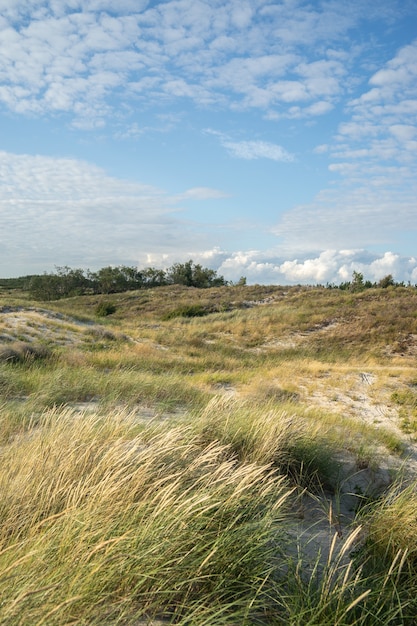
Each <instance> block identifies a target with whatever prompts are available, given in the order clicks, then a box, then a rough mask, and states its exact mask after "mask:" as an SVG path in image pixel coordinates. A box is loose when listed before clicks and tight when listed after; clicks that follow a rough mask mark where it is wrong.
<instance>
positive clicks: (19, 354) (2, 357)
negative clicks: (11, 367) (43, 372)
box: [0, 341, 50, 363]
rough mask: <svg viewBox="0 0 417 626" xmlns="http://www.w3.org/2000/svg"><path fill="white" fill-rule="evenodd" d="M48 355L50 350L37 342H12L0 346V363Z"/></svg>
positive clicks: (18, 361) (34, 358) (35, 358)
mask: <svg viewBox="0 0 417 626" xmlns="http://www.w3.org/2000/svg"><path fill="white" fill-rule="evenodd" d="M48 356H50V351H49V350H48V349H47V348H46V347H45V346H41V345H37V344H32V343H26V342H23V341H22V342H13V343H11V344H10V345H7V346H2V347H1V348H0V363H21V362H24V361H29V362H31V361H35V360H37V359H44V358H46V357H48Z"/></svg>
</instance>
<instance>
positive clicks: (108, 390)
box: [0, 262, 417, 626]
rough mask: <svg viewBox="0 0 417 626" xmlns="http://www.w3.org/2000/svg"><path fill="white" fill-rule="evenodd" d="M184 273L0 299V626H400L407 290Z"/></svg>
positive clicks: (409, 538)
mask: <svg viewBox="0 0 417 626" xmlns="http://www.w3.org/2000/svg"><path fill="white" fill-rule="evenodd" d="M196 268H197V266H194V264H192V263H191V262H190V264H184V267H183V268H182V269H184V270H186V272H185V278H184V280H188V279H189V270H190V269H191V270H193V271H194V270H195V272H194V274H195V275H197V276H198V272H197V269H196ZM180 270H181V267H174V269H173V270H172V275H170V278H169V284H161V285H159V286H158V288H151V287H150V285H149V284H148V285H147V288H146V289H144V288H143V285H141V286H140V287H137V286H135V289H134V290H129V291H124V290H121V291H120V292H115V291H113V287H112V286H111V281H110V282H109V283H108V284H107V293H106V294H105V295H102V293H101V292H100V293H97V292H96V290H95V289H93V288H92V287H91V284H90V285H89V286H88V287H87V286H85V287H83V288H82V290H81V292H82V294H80V295H73V296H71V297H70V296H69V294H68V293H67V294H66V295H67V296H68V297H65V298H64V297H62V298H59V299H57V300H48V301H47V304H46V303H39V301H36V300H34V297H33V292H32V291H31V292H28V291H25V289H23V287H24V283H21V282H19V283H16V285H15V287H14V288H12V287H11V286H10V285H9V286H7V289H6V286H4V291H2V292H0V454H1V465H0V596H1V603H0V624H5V625H6V624H19V625H21V626H32V625H37V626H41V625H43V626H66V625H68V626H69V625H70V624H77V625H78V624H79V625H81V626H83V625H85V626H91V625H93V626H94V625H98V624H100V625H106V626H113V625H114V626H116V625H118V626H142V625H143V626H144V625H145V624H155V625H156V624H158V625H161V626H162V624H167V623H172V624H174V623H175V624H181V625H184V626H185V625H189V626H191V625H192V626H203V625H204V626H214V625H216V626H217V625H219V626H222V625H230V626H236V625H237V624H239V625H243V626H244V625H247V626H281V625H282V626H284V625H288V624H289V625H291V626H292V625H295V626H305V625H310V626H313V625H314V626H321V625H327V626H330V625H332V626H335V625H338V626H347V625H358V626H369V625H371V626H373V625H381V624H383V625H386V626H388V625H391V624H393V625H394V626H395V625H398V626H400V625H408V624H410V625H412V624H413V623H414V620H415V615H416V614H417V575H416V574H417V571H416V570H417V558H416V555H417V524H416V520H417V478H416V476H415V474H414V473H413V471H412V467H413V466H412V465H411V464H408V462H407V455H415V454H416V449H415V448H414V442H413V439H414V437H415V434H416V431H417V425H416V424H417V416H416V406H417V396H416V378H415V358H416V354H417V315H416V311H417V290H415V289H414V288H410V287H406V286H402V285H397V284H394V285H392V284H391V282H390V281H388V280H387V281H385V282H384V284H380V285H379V286H378V285H375V286H372V288H369V289H367V288H362V287H363V285H364V283H365V281H364V280H361V279H360V276H359V277H354V280H353V282H354V283H355V285H356V286H355V288H353V289H350V288H349V289H328V288H326V287H314V288H312V287H300V286H297V287H279V286H275V287H274V286H259V285H252V286H250V285H246V284H245V281H243V280H242V281H239V284H236V285H224V284H222V283H221V284H218V285H216V286H208V285H207V284H206V285H204V288H202V289H198V288H196V286H195V285H189V284H188V283H187V282H185V283H184V282H183V283H182V282H180V278H179V276H180V274H181V271H180ZM187 272H188V274H187ZM60 273H61V274H62V275H63V276H64V277H65V279H66V278H67V277H68V284H69V282H70V279H69V275H72V277H73V278H74V285H75V283H76V281H77V280H78V279H80V280H81V278H82V276H81V275H80V274H79V273H78V274H77V271H73V270H68V269H64V270H63V271H61V270H59V271H58V278H59V274H60ZM110 274H111V273H110ZM124 274H125V279H126V281H127V282H129V280H132V281H134V280H136V278H137V277H136V278H135V276H133V275H132V276H131V277H130V278H129V275H128V273H127V272H124ZM105 275H107V274H106V272H103V274H102V276H101V279H102V286H103V285H104V284H105ZM151 275H152V276H153V278H151ZM77 276H78V278H77ZM83 276H84V277H85V278H87V277H86V276H85V275H84V274H83ZM187 276H188V278H186V277H187ZM210 276H211V279H212V280H215V279H216V276H214V275H210ZM165 277H166V279H167V282H168V278H167V277H168V274H165ZM147 280H149V281H151V280H155V281H157V280H159V279H158V276H157V274H152V272H149V274H148V279H147ZM386 283H389V284H386ZM358 286H359V287H360V288H356V287H358ZM74 289H75V287H74ZM84 289H85V291H84ZM48 297H49V296H48Z"/></svg>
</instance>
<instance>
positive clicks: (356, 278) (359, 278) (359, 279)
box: [350, 271, 365, 292]
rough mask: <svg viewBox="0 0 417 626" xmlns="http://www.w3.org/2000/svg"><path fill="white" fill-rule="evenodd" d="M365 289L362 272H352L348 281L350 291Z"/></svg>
mask: <svg viewBox="0 0 417 626" xmlns="http://www.w3.org/2000/svg"><path fill="white" fill-rule="evenodd" d="M364 289H365V283H364V280H363V274H361V273H360V272H355V271H354V272H353V274H352V281H351V283H350V291H353V292H357V291H363V290H364Z"/></svg>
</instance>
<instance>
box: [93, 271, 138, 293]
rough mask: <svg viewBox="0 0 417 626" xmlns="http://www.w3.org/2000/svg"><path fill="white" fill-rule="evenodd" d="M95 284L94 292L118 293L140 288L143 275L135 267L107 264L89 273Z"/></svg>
mask: <svg viewBox="0 0 417 626" xmlns="http://www.w3.org/2000/svg"><path fill="white" fill-rule="evenodd" d="M90 277H91V279H92V280H93V282H94V285H95V291H96V293H119V292H121V291H131V290H133V289H140V288H141V287H142V285H143V275H142V272H140V271H139V270H138V269H137V268H135V267H128V266H125V265H119V266H118V267H113V266H111V265H108V266H107V267H102V268H101V269H100V270H98V272H95V273H94V274H91V275H90Z"/></svg>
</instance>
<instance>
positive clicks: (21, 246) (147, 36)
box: [0, 0, 417, 285]
mask: <svg viewBox="0 0 417 626" xmlns="http://www.w3.org/2000/svg"><path fill="white" fill-rule="evenodd" d="M416 122H417V4H416V1H415V0H344V1H343V2H342V1H340V0H275V1H274V0H0V218H1V222H0V277H3V278H6V277H14V276H23V275H27V274H36V273H43V272H52V271H54V270H55V268H56V267H60V266H69V267H71V268H82V269H91V270H92V271H95V270H97V269H99V268H101V267H105V266H108V265H113V266H118V265H127V266H138V267H139V268H142V267H149V266H152V267H157V268H166V267H169V266H171V265H172V264H173V263H176V262H184V261H187V260H189V259H192V260H193V261H194V262H195V263H200V264H202V265H203V266H204V267H210V268H213V269H215V270H216V271H218V273H219V274H220V275H222V276H224V277H225V278H226V279H227V280H230V281H238V280H239V279H240V277H242V276H245V277H246V279H247V282H248V283H260V284H262V283H264V284H281V285H285V284H317V283H320V284H326V283H335V284H339V283H340V282H343V281H346V280H350V278H351V277H352V274H353V271H357V272H361V273H363V274H364V276H365V279H367V280H371V281H378V280H380V279H381V278H382V277H384V276H386V275H388V274H392V275H393V277H394V278H395V279H396V280H398V281H405V282H410V283H411V284H416V283H417V168H416V165H417V124H416Z"/></svg>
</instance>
